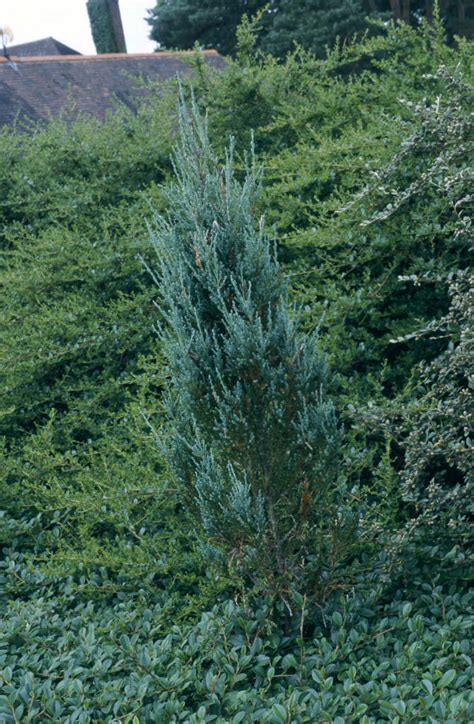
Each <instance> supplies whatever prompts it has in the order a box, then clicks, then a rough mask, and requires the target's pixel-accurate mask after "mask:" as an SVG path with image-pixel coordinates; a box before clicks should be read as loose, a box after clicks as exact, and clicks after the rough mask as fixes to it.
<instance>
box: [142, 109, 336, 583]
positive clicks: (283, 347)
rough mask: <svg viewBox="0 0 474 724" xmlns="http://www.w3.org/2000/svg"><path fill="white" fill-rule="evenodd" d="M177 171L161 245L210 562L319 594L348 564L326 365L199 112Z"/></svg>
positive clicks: (189, 474)
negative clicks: (293, 309) (343, 560)
mask: <svg viewBox="0 0 474 724" xmlns="http://www.w3.org/2000/svg"><path fill="white" fill-rule="evenodd" d="M174 163H175V171H176V177H177V179H176V183H175V184H174V186H173V187H172V188H171V190H169V191H168V192H167V196H168V202H169V208H170V209H172V211H171V213H170V216H169V218H168V219H167V220H163V219H161V218H158V219H157V227H156V230H155V232H154V242H155V244H156V247H157V251H158V255H159V260H160V261H159V270H158V274H157V281H158V286H159V289H160V292H161V295H162V301H163V306H164V309H165V310H166V315H167V325H166V327H165V328H164V329H163V330H162V335H163V339H164V344H165V350H166V355H167V359H168V363H169V373H170V388H169V391H168V396H167V402H166V407H167V412H168V416H169V419H170V421H171V435H170V437H171V439H172V444H171V449H170V461H171V466H172V468H173V469H174V471H175V473H176V475H177V477H178V479H179V480H180V481H181V483H182V484H183V486H184V490H186V491H187V493H186V495H187V501H188V504H190V505H191V506H192V507H194V509H195V510H196V512H198V514H199V516H200V520H201V524H202V528H203V532H204V534H205V538H206V539H207V541H208V543H210V544H211V547H210V549H209V550H211V551H212V552H213V553H216V554H218V555H224V556H225V557H226V558H227V560H228V561H233V562H234V563H237V564H239V566H241V568H242V570H247V571H249V572H251V575H252V577H253V578H257V579H258V580H260V581H262V580H263V581H265V582H266V584H267V585H271V586H272V587H277V588H280V589H281V590H287V588H288V586H289V585H291V583H293V584H294V585H297V586H298V588H299V590H301V589H302V587H303V588H306V587H307V586H309V587H310V589H312V590H313V591H316V589H318V585H319V584H320V583H321V581H322V579H324V578H325V579H327V577H328V576H329V574H330V573H333V572H334V570H335V569H336V568H337V562H338V561H339V560H340V557H341V555H342V551H343V552H344V554H345V553H346V549H345V547H344V545H345V544H344V536H345V531H346V519H345V517H344V516H343V515H342V508H341V507H338V508H336V498H337V488H338V486H337V462H336V461H337V452H336V450H337V441H338V430H337V425H336V420H335V415H334V409H333V406H332V404H331V401H330V400H329V399H328V398H327V396H326V384H327V371H326V366H325V363H324V360H323V359H322V357H321V355H320V354H319V352H318V351H317V347H316V340H315V337H314V336H308V335H306V336H305V335H302V334H301V333H300V332H299V331H298V321H297V315H296V316H295V315H294V314H293V315H292V314H290V313H289V311H288V298H287V289H286V284H285V281H284V279H283V277H282V275H281V272H280V270H279V266H278V263H277V261H276V258H275V253H274V248H273V244H272V243H271V242H270V240H269V238H268V237H267V235H266V233H265V228H264V223H263V219H260V220H259V221H257V220H256V219H255V211H254V209H255V200H256V195H257V193H258V186H259V171H258V170H257V169H255V168H254V167H251V168H249V169H248V171H247V175H246V177H245V179H244V180H243V181H240V180H239V179H238V178H237V177H236V174H235V173H234V169H233V161H232V148H231V149H230V151H229V153H228V156H227V160H226V163H225V165H224V167H223V168H220V167H219V164H218V162H217V159H216V157H215V156H214V153H213V151H212V150H211V148H210V146H209V141H208V136H207V130H206V124H205V123H204V122H203V121H202V120H201V119H200V118H199V116H198V114H197V111H196V110H195V109H193V111H192V113H191V114H189V113H188V112H187V111H186V109H184V108H182V110H181V142H180V144H179V147H178V149H177V151H176V153H175V159H174ZM247 564H248V565H247ZM325 585H326V584H325Z"/></svg>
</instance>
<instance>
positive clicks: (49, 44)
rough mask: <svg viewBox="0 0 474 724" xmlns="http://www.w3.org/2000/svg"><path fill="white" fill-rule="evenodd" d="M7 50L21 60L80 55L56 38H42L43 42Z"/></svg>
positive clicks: (38, 41)
mask: <svg viewBox="0 0 474 724" xmlns="http://www.w3.org/2000/svg"><path fill="white" fill-rule="evenodd" d="M7 50H8V53H9V55H15V56H18V57H21V58H24V57H25V56H35V57H36V56H38V55H80V53H79V52H78V51H77V50H74V49H73V48H69V47H68V46H67V45H64V43H60V42H59V40H56V39H55V38H41V40H33V41H32V42H31V43H21V45H12V46H10V47H9V48H7Z"/></svg>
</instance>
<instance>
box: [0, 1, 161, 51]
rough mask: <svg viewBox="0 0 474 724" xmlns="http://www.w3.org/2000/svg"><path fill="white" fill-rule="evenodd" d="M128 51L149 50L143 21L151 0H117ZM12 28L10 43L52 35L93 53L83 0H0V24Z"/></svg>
mask: <svg viewBox="0 0 474 724" xmlns="http://www.w3.org/2000/svg"><path fill="white" fill-rule="evenodd" d="M119 5H120V11H121V14H122V23H123V29H124V32H125V40H126V43H127V50H128V52H129V53H151V52H152V51H153V50H154V49H155V47H156V43H155V42H153V41H152V40H150V39H149V38H148V34H149V32H150V26H149V25H148V23H147V22H146V21H145V20H144V18H145V17H146V14H147V12H146V11H147V10H148V9H149V8H152V7H154V5H155V2H154V0H119ZM3 25H8V26H10V28H11V29H12V31H13V35H14V38H13V41H12V43H11V44H12V45H16V44H17V43H28V42H30V41H32V40H39V39H40V38H47V37H49V36H52V37H53V38H55V39H56V40H59V41H60V42H61V43H64V44H65V45H68V46H69V47H70V48H73V49H74V50H78V51H79V52H80V53H83V54H84V55H92V54H94V53H95V52H96V51H95V47H94V43H93V40H92V35H91V30H90V25H89V17H88V15H87V9H86V0H0V27H2V26H3Z"/></svg>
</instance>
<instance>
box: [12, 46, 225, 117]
mask: <svg viewBox="0 0 474 724" xmlns="http://www.w3.org/2000/svg"><path fill="white" fill-rule="evenodd" d="M190 55H192V53H185V52H184V53H143V54H134V55H131V54H126V53H123V54H122V53H113V54H110V55H92V56H87V55H70V56H58V55H56V56H52V57H51V56H49V57H48V56H45V57H36V58H31V57H24V58H19V57H15V56H13V55H12V56H11V61H13V62H11V61H8V60H7V59H5V58H2V57H0V126H1V125H5V124H10V123H12V122H13V121H14V120H15V119H26V118H28V119H31V120H34V121H41V120H46V119H47V118H48V117H49V116H50V115H58V114H59V113H60V112H61V111H62V110H63V109H64V108H65V107H66V106H68V107H70V106H71V101H72V104H73V106H74V110H75V112H77V113H88V114H91V115H92V116H95V117H96V118H103V117H104V116H105V114H106V112H107V110H108V109H110V108H112V107H113V105H114V100H115V99H116V98H118V99H120V100H121V101H122V102H124V103H125V104H126V105H127V106H128V107H129V108H131V109H132V110H136V107H137V105H138V101H139V99H140V98H143V97H146V95H147V93H148V92H149V91H147V89H146V88H145V87H143V84H140V83H137V79H140V80H147V81H154V82H156V81H164V80H167V79H169V78H173V77H175V76H176V74H177V73H190V72H192V71H191V66H190V64H189V63H188V62H185V61H186V59H189V57H190ZM204 57H205V60H206V63H207V64H209V65H212V66H214V67H216V68H222V67H223V65H224V59H223V58H222V57H221V56H220V55H219V54H218V53H217V52H216V51H215V50H207V51H204Z"/></svg>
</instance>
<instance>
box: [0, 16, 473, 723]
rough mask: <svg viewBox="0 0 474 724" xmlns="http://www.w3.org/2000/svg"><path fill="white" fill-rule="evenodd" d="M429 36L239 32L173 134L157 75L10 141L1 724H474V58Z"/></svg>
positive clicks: (0, 256)
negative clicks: (139, 105) (273, 49)
mask: <svg viewBox="0 0 474 724" xmlns="http://www.w3.org/2000/svg"><path fill="white" fill-rule="evenodd" d="M443 33H444V31H443V28H442V27H441V26H440V25H439V23H435V24H434V25H431V26H428V25H427V24H422V25H421V27H419V28H417V29H413V28H409V27H405V26H391V27H389V28H387V29H386V31H385V32H384V33H383V34H381V35H379V36H377V37H374V38H367V39H364V40H363V41H362V42H360V43H357V44H355V45H348V46H346V47H344V48H341V47H338V48H336V49H335V50H334V51H332V52H330V53H329V55H328V56H327V58H325V59H321V58H314V57H312V56H311V55H310V54H307V53H306V52H303V51H295V53H293V54H292V55H290V56H289V57H288V58H287V59H286V61H285V62H284V63H281V62H277V61H276V60H275V59H274V58H272V57H271V56H265V55H263V54H262V53H261V51H259V50H258V49H256V39H255V28H254V26H253V24H252V22H249V21H246V22H244V24H243V25H242V26H241V28H240V30H239V50H238V53H237V55H236V58H235V60H230V61H229V62H228V64H227V66H226V68H225V70H224V71H222V72H215V71H212V70H206V68H205V66H204V65H203V64H202V62H201V60H200V59H199V55H196V59H195V69H196V72H195V74H194V77H193V79H188V80H183V81H182V86H181V93H182V97H183V99H184V103H185V108H187V109H188V111H186V110H184V109H183V106H181V116H182V117H181V121H182V123H181V127H182V131H181V136H179V133H180V132H179V122H178V121H179V119H178V117H177V111H176V108H177V99H178V88H177V86H176V84H175V83H174V82H173V83H170V84H169V86H167V88H166V89H165V90H162V92H161V93H160V94H159V96H157V97H154V98H153V99H152V100H151V101H150V102H149V103H148V105H146V106H144V107H143V109H142V110H141V111H140V112H139V113H138V114H137V115H133V114H131V113H129V112H128V111H127V110H124V109H120V110H119V111H118V113H117V114H116V115H114V116H111V117H109V118H108V119H107V120H106V121H104V122H103V123H96V122H93V121H91V120H88V119H75V120H71V119H63V120H61V119H59V120H56V121H51V122H50V123H49V124H47V125H46V126H44V127H37V128H34V129H29V132H28V133H25V132H24V131H23V130H20V129H6V130H4V131H2V133H1V134H0V147H1V149H2V158H3V161H4V163H3V164H2V165H1V167H0V191H1V193H0V214H1V223H0V247H1V251H0V285H1V290H2V291H1V297H2V302H1V304H2V314H1V318H0V438H1V446H0V548H1V554H0V608H1V614H2V615H1V624H0V627H1V633H0V720H2V721H6V722H15V721H18V722H22V721H37V722H43V721H57V722H74V721H78V722H92V721H104V722H109V721H110V722H115V721H117V722H118V721H128V722H129V723H130V722H134V723H135V722H138V723H140V722H154V721H163V722H168V721H189V722H193V721H195V722H201V721H215V722H227V721H231V722H232V721H235V722H239V721H268V722H278V721H283V722H284V721H286V722H299V721H301V722H306V721H307V722H310V721H311V722H312V721H321V722H338V723H339V724H340V723H341V722H345V721H362V722H383V721H391V722H402V721H420V722H427V723H429V724H433V723H434V722H451V721H453V722H457V721H461V722H463V721H465V722H469V721H471V720H472V719H473V718H474V710H473V706H474V699H473V695H472V691H471V688H470V687H471V686H472V675H473V672H472V623H473V611H472V593H470V591H469V586H470V583H471V582H472V563H473V560H472V535H471V530H472V431H471V427H470V413H471V410H472V387H470V385H471V384H472V382H471V375H472V369H471V365H472V272H471V270H470V255H471V253H472V241H473V239H472V209H473V202H472V180H473V178H472V160H473V157H474V153H473V133H472V131H473V126H472V123H473V110H474V109H473V89H472V81H473V68H474V64H473V46H472V43H471V42H469V41H466V40H460V41H459V42H458V43H457V44H456V45H449V46H448V45H447V44H446V43H445V42H444V35H443ZM191 96H193V97H194V99H195V100H194V110H193V111H192V112H191V111H190V110H189V109H191V108H192V107H193V105H192V103H193V102H192V100H191ZM186 113H188V114H189V113H191V116H192V115H193V114H194V121H192V120H191V118H190V116H189V115H188V116H186ZM206 114H207V121H206V123H207V135H206V133H204V132H202V133H201V132H198V133H197V135H195V136H194V137H193V136H192V133H191V130H190V129H191V128H192V127H193V123H195V124H196V123H197V128H200V129H201V131H203V126H202V125H199V124H203V123H204V120H203V119H204V118H205V116H206ZM199 119H201V120H199ZM183 124H184V125H183ZM194 127H195V128H196V126H194ZM186 133H191V136H189V135H188V136H186ZM183 134H184V135H183ZM230 136H232V137H233V139H234V140H233V142H232V143H233V156H232V158H230V157H229V156H227V160H226V149H228V147H229V137H230ZM179 138H181V152H178V155H175V156H174V159H175V160H174V164H175V169H173V165H172V162H171V160H170V154H171V151H172V149H173V148H176V147H177V146H176V144H177V143H178V147H179ZM186 138H187V141H186ZM193 138H194V140H192V139H193ZM190 139H191V140H192V142H191V140H190ZM183 143H184V145H183ZM186 144H188V145H186ZM193 144H194V145H193ZM252 144H253V145H252ZM251 148H253V161H252V163H251V164H250V169H249V163H248V161H249V157H248V153H249V150H250V149H251ZM180 154H181V155H180ZM246 154H247V160H246ZM197 159H198V160H197ZM226 164H227V165H226ZM252 164H253V167H252ZM260 167H261V168H262V170H261V171H257V170H256V169H259V168H260ZM252 169H253V170H252ZM255 174H256V175H255ZM257 177H258V178H257ZM255 181H258V183H255ZM193 184H194V185H193ZM257 186H259V187H260V191H259V193H254V192H255V190H256V187H257ZM203 188H204V189H205V192H202V189H203ZM201 192H202V193H201ZM155 215H157V216H159V217H160V218H166V219H167V224H166V225H165V226H163V225H161V226H160V225H159V226H158V228H156V226H155V225H154V222H153V218H154V216H155ZM214 222H217V226H218V229H217V228H216V227H215V225H214ZM160 223H161V222H160ZM213 229H214V231H213ZM265 230H266V231H265ZM153 237H155V240H158V242H159V243H158V244H157V245H155V247H154V245H153V242H152V238H153ZM210 240H212V244H214V246H213V247H212V248H210V247H209V243H210ZM237 250H239V253H238V254H237V253H236V258H234V259H232V253H233V252H237ZM157 251H158V256H157ZM160 264H161V267H160ZM239 265H240V266H239ZM160 269H161V271H160ZM205 269H206V271H207V270H209V271H208V272H207V273H206V274H204V270H205ZM150 270H152V271H153V274H150ZM212 270H213V272H212ZM239 270H240V271H239ZM242 270H244V271H242ZM153 275H154V277H155V278H153ZM157 278H158V280H159V285H158V287H157V286H156V280H157ZM249 279H251V280H252V284H251V285H247V287H245V284H244V286H242V284H241V283H240V282H242V283H243V282H244V281H245V280H247V281H248V280H249ZM204 281H205V283H204ZM173 285H174V286H173ZM180 289H181V290H184V292H185V293H183V294H180V291H179V290H180ZM186 290H187V291H186ZM191 291H192V294H191ZM186 293H187V294H188V295H189V296H188V297H186ZM257 302H258V303H257ZM173 305H174V306H173ZM288 310H290V311H288ZM278 320H279V323H278V324H277V322H278ZM170 321H171V322H174V323H173V324H171V327H169V326H168V327H166V326H165V325H166V323H168V324H169V323H170ZM194 325H196V329H197V330H198V332H199V334H198V332H196V331H194V333H193V331H192V330H193V327H194ZM157 329H158V330H161V333H160V334H157ZM165 329H166V330H168V331H165ZM249 330H252V333H250V332H249ZM259 330H260V333H261V334H260V337H259V334H258V332H259ZM315 330H317V334H316V333H315ZM219 335H220V336H219ZM239 335H240V336H239ZM265 335H267V337H265ZM270 338H271V339H273V342H272V344H270V343H269V342H268V340H269V339H270ZM259 340H260V342H261V344H260V347H258V345H257V342H258V341H259ZM265 340H267V342H268V344H267V342H265ZM231 342H232V345H233V346H232V345H231ZM173 345H174V347H173ZM193 345H195V346H196V345H197V347H196V348H194V347H193ZM226 345H227V346H226ZM272 345H273V346H272ZM173 350H174V351H173ZM251 353H252V354H253V355H254V357H252V354H251ZM193 355H194V356H193ZM239 355H240V356H239ZM303 357H304V358H305V359H306V361H307V362H308V364H307V365H306V366H305V365H303V364H300V362H301V360H302V359H303ZM252 360H253V362H254V363H255V364H250V361H252ZM297 360H300V362H297ZM309 362H311V364H309ZM292 365H293V367H294V369H295V370H296V371H297V372H298V375H299V378H298V379H299V382H300V383H302V382H304V376H305V374H306V372H307V371H308V370H313V371H314V370H316V372H317V374H316V375H315V376H313V377H311V375H309V377H308V379H311V380H313V382H314V380H315V379H317V382H318V390H317V394H316V391H315V390H314V389H313V388H314V387H315V384H313V382H311V384H308V386H307V388H306V389H305V388H304V384H303V385H302V386H301V387H300V388H298V389H300V390H303V392H302V393H301V397H298V395H296V396H294V399H293V397H292V396H291V395H290V396H289V397H288V395H287V394H286V393H287V391H288V389H290V387H291V385H289V383H288V380H289V376H288V375H289V373H288V370H291V369H293V367H292ZM258 370H260V372H259V375H260V376H259V377H258V375H257V377H258V379H259V380H260V381H261V387H262V394H261V395H260V396H259V397H258V399H252V398H251V393H252V391H254V388H253V387H252V384H250V383H249V384H248V385H247V386H246V387H245V386H242V384H240V386H239V380H237V377H239V376H240V377H242V374H243V373H245V372H248V373H250V372H252V374H254V373H255V372H256V371H258ZM232 375H234V376H232ZM298 375H297V376H298ZM254 377H255V375H254ZM250 378H251V376H250V377H249V380H250ZM251 379H252V380H253V379H254V378H253V377H252V378H251ZM320 383H323V385H322V386H323V389H322V390H321V388H320V387H319V384H320ZM267 389H268V390H271V393H270V392H265V390H267ZM295 389H296V388H295ZM237 393H238V394H237ZM239 395H240V396H239ZM246 395H247V397H246ZM248 395H250V397H248ZM237 398H238V399H237ZM296 399H298V401H299V402H298V404H300V403H301V404H300V407H298V406H296V408H295V409H296V413H295V415H296V416H295V417H291V415H289V416H288V419H287V422H288V425H287V426H286V427H284V432H282V430H283V428H279V427H278V424H279V423H278V420H279V418H278V414H280V413H281V409H286V407H285V405H286V404H287V402H288V400H290V402H291V400H293V401H295V400H296ZM257 403H258V404H257ZM272 405H273V407H272ZM279 405H280V407H279ZM311 405H313V407H312V408H311ZM231 408H232V409H231ZM280 408H281V409H280ZM303 408H304V409H306V411H308V410H310V409H313V411H315V413H317V414H315V416H313V418H311V419H312V420H313V422H312V423H311V425H309V427H308V428H307V431H308V434H309V433H310V434H311V435H315V434H316V432H315V431H316V428H317V425H316V424H315V422H317V420H320V421H321V420H324V425H322V426H321V428H318V430H319V432H318V435H317V436H316V437H317V443H318V444H317V445H313V442H314V440H313V439H312V438H311V439H309V437H306V438H304V436H303V437H302V438H301V440H302V442H303V448H304V447H306V448H307V450H308V452H307V453H306V454H305V453H304V452H303V451H302V448H301V446H300V445H299V442H298V440H297V435H296V432H297V429H300V430H302V429H303V428H304V425H303V426H302V427H301V425H302V423H303V422H304V419H303V417H304V416H303V413H302V410H303ZM249 409H251V410H252V411H253V412H252V414H253V415H254V419H253V422H252V424H250V423H251V420H252V417H251V416H250V415H247V414H246V411H248V410H249ZM279 410H280V412H279ZM229 411H231V412H232V415H230V416H229V418H228V419H227V421H226V414H227V413H228V412H229ZM287 411H288V410H287ZM305 414H306V413H305ZM308 414H309V413H308ZM298 415H299V417H298ZM308 419H309V417H308ZM306 422H308V420H306ZM170 423H172V424H171V425H170ZM252 425H253V427H252ZM298 425H300V428H298ZM305 429H306V428H305ZM336 430H337V434H336ZM262 431H265V432H266V433H268V445H267V446H266V456H265V455H263V454H260V453H261V452H262V451H261V450H260V448H259V440H260V442H261V439H262ZM252 433H253V437H252ZM294 434H295V437H294V438H292V435H294ZM300 437H301V436H300ZM335 437H337V453H336V452H334V448H333V447H332V445H333V441H334V438H335ZM303 438H304V439H303ZM265 439H267V438H265ZM304 440H306V442H309V444H310V447H307V446H305V445H304ZM177 441H181V443H183V444H182V445H181V450H178V449H177V446H176V442H177ZM252 441H253V442H252ZM300 442H301V441H300ZM165 443H166V444H165ZM170 443H171V444H170ZM173 443H174V444H173ZM239 445H240V448H239ZM178 447H179V446H178ZM173 448H174V451H175V454H173V455H171V454H170V449H173ZM311 448H312V449H311ZM316 448H317V450H316ZM244 449H245V450H246V451H247V453H245V452H244ZM287 450H289V451H292V455H293V457H292V463H291V465H288V466H286V467H285V452H286V451H287ZM315 450H316V452H315ZM263 452H265V451H263ZM176 453H179V455H178V458H179V460H178V462H179V465H177V464H176V462H177V458H176ZM329 459H330V464H329V462H328V460H329ZM262 460H263V461H264V462H265V460H266V461H267V463H268V462H269V461H270V462H275V461H276V464H275V465H274V475H273V477H272V478H271V481H272V484H273V485H274V486H275V487H274V489H272V488H271V486H270V487H268V488H267V489H266V490H264V492H265V495H263V493H262V496H261V509H262V511H263V514H262V517H261V523H262V526H261V528H260V529H259V528H258V525H257V526H256V527H255V525H254V524H256V523H258V521H257V519H256V512H257V510H258V506H257V505H256V502H257V499H258V497H259V492H260V491H261V490H262V487H263V486H262V480H263V478H262V476H261V475H260V476H259V474H256V475H254V477H252V475H253V471H255V470H257V471H258V470H259V465H260V462H261V461H262ZM206 461H207V462H206ZM209 461H213V464H212V465H211V464H208V463H209ZM318 465H319V468H318ZM292 467H293V468H294V471H293V472H294V475H293V474H292ZM315 470H317V471H318V474H317V475H315ZM243 473H244V474H245V475H244V476H243V477H239V476H240V475H241V474H243ZM303 473H304V474H303ZM245 476H246V477H245ZM305 476H306V477H305ZM311 476H313V477H311ZM308 478H311V480H309V479H308ZM306 480H307V482H305V481H306ZM272 490H273V492H272ZM275 491H276V492H277V495H276V497H275V498H274V500H275V501H276V506H274V507H276V514H277V515H276V518H275V523H276V525H275V527H274V531H276V535H274V536H273V538H272V533H271V526H270V527H269V526H268V517H266V516H267V514H268V510H269V501H270V499H271V498H272V495H273V494H274V492H275ZM321 491H324V494H325V496H326V497H325V501H323V500H322V498H323V497H324V496H321V495H319V493H321ZM237 493H239V495H240V498H239V495H237ZM318 495H319V499H318ZM318 503H319V507H318ZM323 503H324V505H323ZM224 511H225V512H226V515H227V517H225V518H224ZM323 511H324V515H323V514H322V513H323ZM221 513H222V515H221ZM239 516H240V517H239ZM318 516H319V518H318ZM306 518H308V520H306ZM338 521H339V522H340V521H348V528H347V530H350V531H351V535H350V536H349V538H350V540H349V541H348V542H349V543H350V545H348V546H347V547H345V548H344V552H343V553H344V554H343V555H342V556H341V558H340V559H338V563H337V575H336V576H333V575H331V576H329V575H328V571H327V569H326V568H325V565H324V563H325V561H327V559H328V547H327V545H326V544H327V541H328V540H329V538H330V534H331V532H332V534H333V535H334V532H335V533H336V536H339V539H338V541H339V542H341V541H343V538H344V536H343V535H342V533H343V532H344V526H342V527H341V525H338V524H337V523H338ZM223 523H225V524H223ZM237 523H238V525H237ZM349 523H350V524H349ZM306 524H307V525H306ZM316 533H317V534H318V535H319V538H318V541H319V542H318V541H317V540H316V538H317V536H316ZM325 546H326V547H325ZM252 549H253V550H252ZM282 551H283V556H282V557H281V556H280V554H281V552H282ZM277 553H278V555H277ZM279 556H280V563H281V562H282V561H283V563H284V565H283V567H282V566H281V565H280V564H279V561H278V558H279ZM310 560H311V561H312V563H311V565H312V566H313V567H311V565H307V564H308V561H310ZM321 561H322V563H323V565H320V564H321ZM243 562H245V565H242V564H243ZM303 570H304V571H306V573H305V575H300V574H301V571H303Z"/></svg>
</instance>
